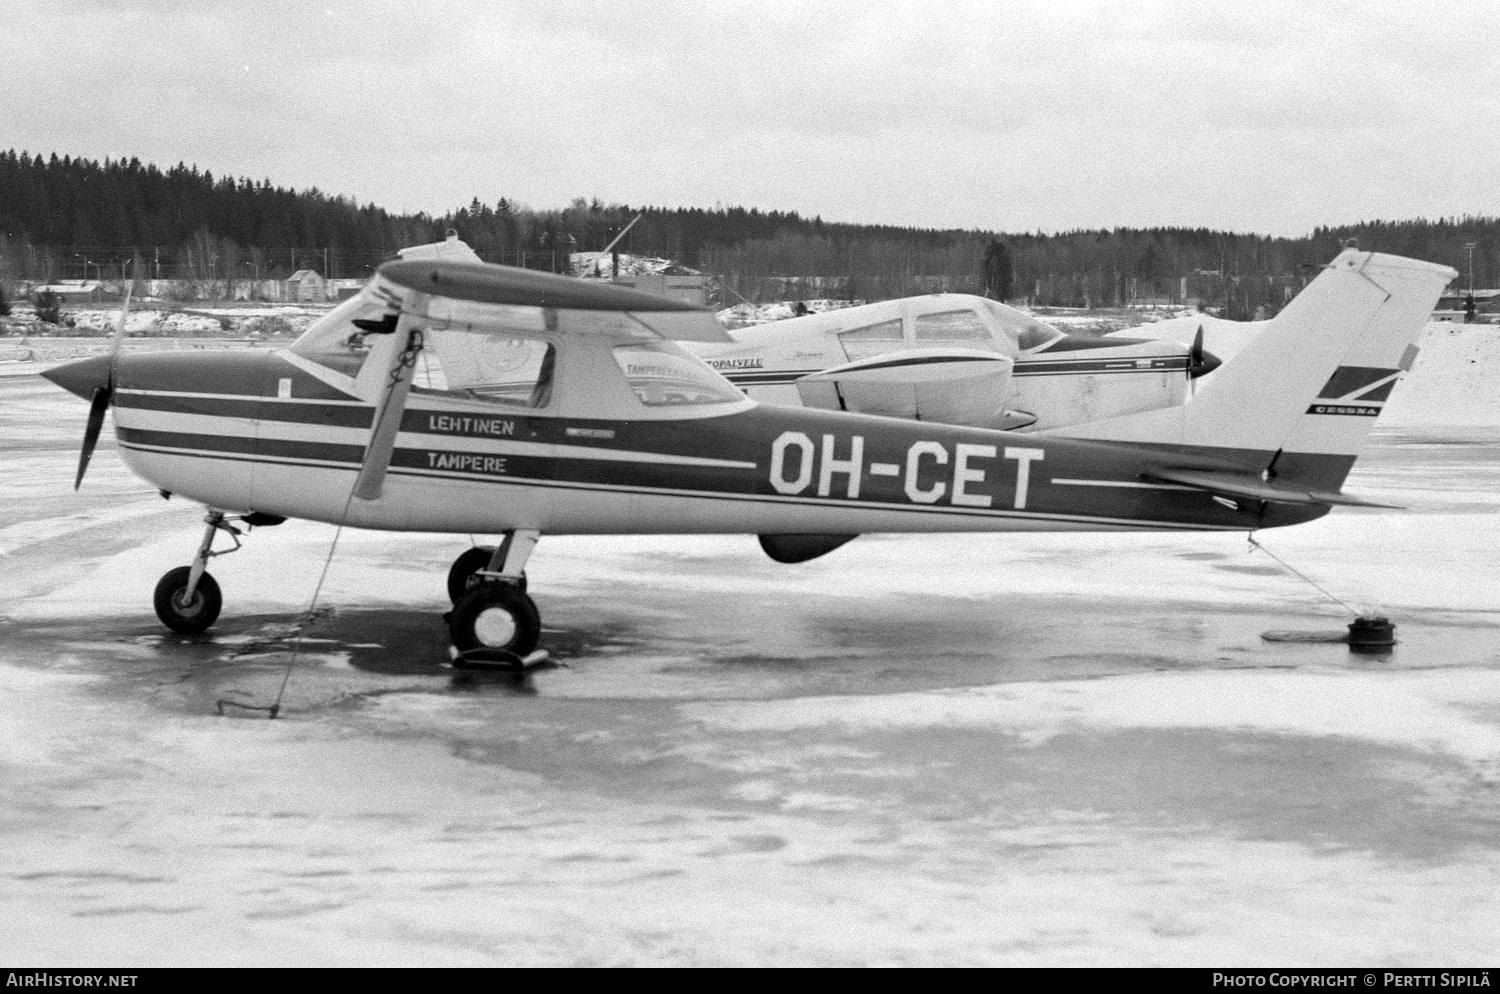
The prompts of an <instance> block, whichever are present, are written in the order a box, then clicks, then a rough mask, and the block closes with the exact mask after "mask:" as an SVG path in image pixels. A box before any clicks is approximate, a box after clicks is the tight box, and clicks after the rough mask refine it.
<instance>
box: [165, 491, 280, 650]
mask: <svg viewBox="0 0 1500 994" xmlns="http://www.w3.org/2000/svg"><path fill="white" fill-rule="evenodd" d="M283 520H285V519H283V518H278V517H276V516H275V515H270V514H262V513H260V512H258V511H252V512H251V513H249V514H239V515H234V516H233V517H229V516H226V515H225V514H224V512H223V511H213V510H210V511H209V512H208V514H207V515H206V516H205V517H204V519H203V521H204V523H205V524H206V525H208V528H207V529H205V530H204V532H203V541H202V542H200V543H199V544H198V553H197V555H195V556H193V563H192V565H191V566H178V567H177V568H176V569H170V570H167V572H166V573H165V574H163V575H162V578H161V579H160V580H158V581H157V583H156V594H155V596H154V597H153V598H152V600H153V603H154V604H155V606H156V616H157V617H158V618H160V619H161V623H162V624H164V625H166V626H167V627H168V628H170V629H172V631H174V632H181V633H182V634H184V635H197V634H198V633H199V632H202V631H206V630H207V629H208V627H209V626H210V625H212V624H213V623H214V622H215V621H216V620H218V617H219V609H220V608H221V607H223V606H224V598H223V595H222V594H220V593H219V584H218V582H217V581H216V580H214V578H213V576H212V575H210V574H209V572H208V569H207V566H208V561H209V560H210V559H212V558H213V557H214V556H225V555H228V554H229V553H231V552H238V551H239V550H240V536H241V535H243V534H244V532H242V531H240V530H239V529H238V528H236V527H235V526H234V525H232V524H230V522H231V521H243V522H244V523H245V524H247V525H250V526H251V527H254V526H256V525H267V526H269V525H279V524H281V522H282V521H283ZM220 531H222V532H226V533H228V535H229V539H230V541H232V542H233V543H234V548H232V549H224V550H223V551H221V552H215V551H213V545H214V534H215V533H216V532H220Z"/></svg>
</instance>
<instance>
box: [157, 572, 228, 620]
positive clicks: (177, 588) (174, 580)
mask: <svg viewBox="0 0 1500 994" xmlns="http://www.w3.org/2000/svg"><path fill="white" fill-rule="evenodd" d="M192 573H193V568H192V567H191V566H179V567H177V568H176V569H172V570H168V571H167V572H166V573H165V574H164V575H163V576H162V578H161V580H159V581H158V582H157V584H156V596H155V597H154V598H153V600H154V602H155V604H156V616H157V617H158V618H160V619H161V623H162V624H164V625H166V626H167V627H168V628H170V629H172V631H174V632H181V633H182V634H184V635H197V634H198V633H199V632H202V631H207V629H208V626H209V625H212V624H213V623H214V621H215V620H216V619H217V618H218V617H219V609H220V608H221V607H223V606H224V598H223V596H222V595H221V594H220V593H219V585H218V583H216V582H215V581H214V578H213V577H212V576H209V575H208V574H207V573H204V574H203V575H202V576H200V577H198V586H197V587H196V588H195V589H194V590H193V594H192V596H191V597H188V596H186V594H187V588H188V580H189V578H190V577H191V576H192Z"/></svg>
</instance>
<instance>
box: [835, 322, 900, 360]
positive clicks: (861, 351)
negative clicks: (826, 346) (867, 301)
mask: <svg viewBox="0 0 1500 994" xmlns="http://www.w3.org/2000/svg"><path fill="white" fill-rule="evenodd" d="M839 344H840V345H842V346H843V347H844V355H845V356H847V357H848V359H849V361H850V362H854V361H856V360H859V359H868V358H870V357H871V356H877V355H884V354H885V353H887V352H897V351H899V350H901V349H903V348H905V347H906V339H905V338H904V337H903V336H902V333H901V319H900V318H896V319H895V320H894V321H882V322H880V323H879V324H870V325H865V326H864V327H863V328H852V329H850V330H849V331H843V332H839Z"/></svg>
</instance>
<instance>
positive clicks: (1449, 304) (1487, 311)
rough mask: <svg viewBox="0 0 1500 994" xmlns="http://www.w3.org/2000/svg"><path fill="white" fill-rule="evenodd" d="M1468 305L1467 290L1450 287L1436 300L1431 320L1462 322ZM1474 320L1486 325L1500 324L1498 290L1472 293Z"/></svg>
mask: <svg viewBox="0 0 1500 994" xmlns="http://www.w3.org/2000/svg"><path fill="white" fill-rule="evenodd" d="M1468 303H1469V291H1468V290H1466V289H1453V288H1452V287H1450V288H1449V289H1448V290H1446V291H1444V293H1443V295H1442V297H1440V298H1439V299H1438V305H1437V310H1435V311H1433V312H1432V319H1433V320H1434V321H1463V320H1464V319H1465V317H1466V316H1467V310H1468ZM1474 320H1475V321H1483V322H1485V323H1487V324H1494V323H1496V322H1500V290H1475V291H1474Z"/></svg>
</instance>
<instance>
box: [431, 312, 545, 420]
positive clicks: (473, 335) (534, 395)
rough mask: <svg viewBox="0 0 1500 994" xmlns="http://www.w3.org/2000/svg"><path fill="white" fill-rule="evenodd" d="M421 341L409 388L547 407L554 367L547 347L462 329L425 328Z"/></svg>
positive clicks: (518, 337) (523, 338) (530, 339)
mask: <svg viewBox="0 0 1500 994" xmlns="http://www.w3.org/2000/svg"><path fill="white" fill-rule="evenodd" d="M424 336H425V338H424V342H423V346H422V351H421V352H420V353H419V354H418V355H417V365H416V369H415V370H413V378H412V387H413V389H415V390H418V391H426V392H430V393H444V394H449V395H450V396H459V397H464V398H468V399H472V400H483V401H487V402H489V403H492V404H505V405H507V406H512V407H546V406H547V404H548V403H550V402H551V400H552V374H553V369H554V367H555V366H556V362H557V349H556V346H554V345H553V344H552V343H551V342H549V341H546V340H545V339H541V338H533V337H530V336H523V335H516V334H514V333H512V332H509V331H502V332H494V331H473V330H469V329H467V328H429V329H427V330H426V332H424Z"/></svg>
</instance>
